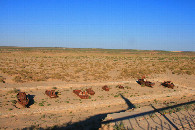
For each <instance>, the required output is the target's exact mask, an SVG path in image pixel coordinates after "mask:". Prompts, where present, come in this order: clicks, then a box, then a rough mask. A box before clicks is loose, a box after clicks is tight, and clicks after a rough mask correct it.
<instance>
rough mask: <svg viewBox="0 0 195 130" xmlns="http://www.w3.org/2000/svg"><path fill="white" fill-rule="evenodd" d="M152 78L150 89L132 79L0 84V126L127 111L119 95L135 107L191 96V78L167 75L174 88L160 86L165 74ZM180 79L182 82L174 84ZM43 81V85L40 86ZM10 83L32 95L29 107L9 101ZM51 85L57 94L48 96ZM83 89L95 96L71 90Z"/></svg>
mask: <svg viewBox="0 0 195 130" xmlns="http://www.w3.org/2000/svg"><path fill="white" fill-rule="evenodd" d="M156 77H158V78H150V79H149V80H150V81H152V82H155V86H154V87H153V88H150V87H141V86H140V85H139V84H137V83H136V80H134V79H132V80H129V81H118V82H101V83H62V82H57V81H56V82H47V83H44V82H42V83H26V84H25V85H24V84H22V85H20V84H17V85H16V86H14V84H1V85H3V86H4V87H2V88H1V89H0V95H1V108H0V111H1V113H0V114H1V116H0V120H1V121H0V122H1V128H8V129H12V128H24V127H30V126H31V125H35V126H37V125H38V126H40V127H43V128H44V127H49V126H50V127H51V126H54V125H62V124H64V123H65V124H64V125H66V123H68V122H78V121H80V120H85V119H86V118H89V117H90V116H94V115H97V114H103V113H112V112H117V111H120V110H127V109H128V105H127V104H126V102H125V100H124V99H123V98H122V97H121V96H120V94H121V95H122V96H124V97H125V98H127V99H128V100H129V101H130V102H131V103H132V104H135V105H136V107H142V106H146V105H149V104H158V106H159V107H160V106H163V105H165V104H170V105H171V104H172V105H173V104H178V103H182V102H189V101H193V100H194V99H195V95H194V94H195V86H194V81H195V80H194V77H191V76H186V77H185V75H177V76H176V75H172V74H171V75H169V79H171V80H172V81H173V82H174V83H175V85H176V86H175V88H174V89H170V88H165V87H163V86H161V85H160V82H162V81H163V80H167V75H165V74H164V75H156ZM162 79H163V80H162ZM182 81H183V82H182ZM180 82H182V85H180V84H177V83H180ZM44 84H47V85H46V86H44ZM119 84H120V85H123V86H124V87H125V89H124V90H123V89H119V88H116V86H117V85H119ZM103 85H108V86H109V87H110V88H111V89H110V91H108V92H106V91H103V90H102V86H103ZM13 86H14V87H15V88H17V89H20V91H25V92H26V93H27V94H30V95H34V96H35V97H34V101H35V102H34V104H32V105H31V106H30V107H29V108H17V107H16V105H15V104H14V103H13V100H17V99H16V93H14V92H13V88H14V87H13ZM53 87H56V88H57V89H56V91H58V92H59V97H58V98H55V99H50V98H49V97H48V96H46V95H45V94H44V91H45V90H46V89H52V88H53ZM86 88H92V89H93V90H94V91H95V95H94V96H90V97H91V98H90V99H80V98H79V97H78V96H76V95H75V94H74V93H73V92H72V91H73V90H74V89H82V90H85V89H86ZM40 104H42V105H40Z"/></svg>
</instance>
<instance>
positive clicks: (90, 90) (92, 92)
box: [86, 88, 95, 95]
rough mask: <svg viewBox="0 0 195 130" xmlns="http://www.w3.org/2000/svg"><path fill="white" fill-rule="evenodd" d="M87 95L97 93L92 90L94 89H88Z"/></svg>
mask: <svg viewBox="0 0 195 130" xmlns="http://www.w3.org/2000/svg"><path fill="white" fill-rule="evenodd" d="M86 91H87V93H89V94H90V95H94V94H95V92H94V91H93V90H92V88H88V89H86Z"/></svg>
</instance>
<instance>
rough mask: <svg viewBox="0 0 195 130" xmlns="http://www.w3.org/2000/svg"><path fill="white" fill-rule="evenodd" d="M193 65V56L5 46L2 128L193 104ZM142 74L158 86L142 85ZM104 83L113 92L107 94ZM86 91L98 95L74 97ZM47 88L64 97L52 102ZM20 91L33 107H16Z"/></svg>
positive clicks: (1, 53) (0, 72)
mask: <svg viewBox="0 0 195 130" xmlns="http://www.w3.org/2000/svg"><path fill="white" fill-rule="evenodd" d="M194 64H195V53H194V52H165V51H139V50H104V49H64V48H57V49H56V48H38V49H37V48H6V47H4V48H3V47H1V48H0V128H1V129H16V128H19V129H22V128H29V127H31V128H32V127H34V126H36V127H37V128H39V127H42V128H49V127H53V126H64V127H65V126H66V125H70V124H72V123H74V122H80V121H85V120H92V119H95V118H97V117H101V118H100V119H101V120H102V119H104V118H106V115H107V114H109V113H113V112H120V111H131V110H130V107H129V106H128V103H131V104H134V105H135V107H136V108H139V109H143V110H144V107H145V106H148V105H150V104H154V105H157V106H158V107H159V108H160V107H164V106H170V105H175V104H179V103H185V102H190V101H194V100H195V76H194V75H195V66H194ZM142 76H146V80H148V81H151V82H154V83H155V85H154V87H153V88H151V87H146V86H140V85H139V84H137V82H136V80H137V78H141V77H142ZM163 81H172V82H173V83H174V84H175V87H174V89H171V88H165V87H163V86H161V85H160V84H161V83H162V82H163ZM104 85H107V86H108V87H109V88H110V91H104V90H102V86H104ZM117 85H122V86H124V87H125V89H119V88H117V87H116V86H117ZM87 88H92V89H93V90H94V91H95V95H90V98H89V99H80V98H79V97H78V96H77V95H75V94H74V93H73V90H75V89H81V90H85V89H87ZM47 89H48V90H51V89H55V90H56V92H58V96H59V97H58V98H53V99H51V98H49V97H48V96H47V95H45V90H47ZM19 91H21V92H26V93H27V94H29V95H30V97H31V98H32V99H33V100H31V101H32V102H31V104H30V106H29V108H22V107H21V106H20V104H18V103H17V98H16V95H17V93H18V92H19ZM98 119H99V118H98ZM101 120H100V122H101ZM93 123H94V124H93ZM93 123H92V125H97V124H98V123H97V120H94V122H93ZM98 127H100V126H99V125H98Z"/></svg>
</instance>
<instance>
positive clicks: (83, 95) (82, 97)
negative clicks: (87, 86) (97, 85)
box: [73, 90, 89, 99]
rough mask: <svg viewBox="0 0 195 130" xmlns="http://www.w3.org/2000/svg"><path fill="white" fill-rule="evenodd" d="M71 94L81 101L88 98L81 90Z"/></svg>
mask: <svg viewBox="0 0 195 130" xmlns="http://www.w3.org/2000/svg"><path fill="white" fill-rule="evenodd" d="M73 93H75V94H76V95H77V96H79V97H80V98H81V99H88V98H89V95H88V93H87V92H82V91H81V90H73Z"/></svg>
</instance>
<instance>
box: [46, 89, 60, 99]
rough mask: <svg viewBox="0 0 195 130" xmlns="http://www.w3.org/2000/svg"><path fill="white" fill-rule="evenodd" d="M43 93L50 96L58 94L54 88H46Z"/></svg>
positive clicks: (53, 96) (55, 96) (54, 96)
mask: <svg viewBox="0 0 195 130" xmlns="http://www.w3.org/2000/svg"><path fill="white" fill-rule="evenodd" d="M45 94H46V95H47V96H49V97H50V98H57V97H58V95H57V94H56V92H55V90H46V91H45Z"/></svg>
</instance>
